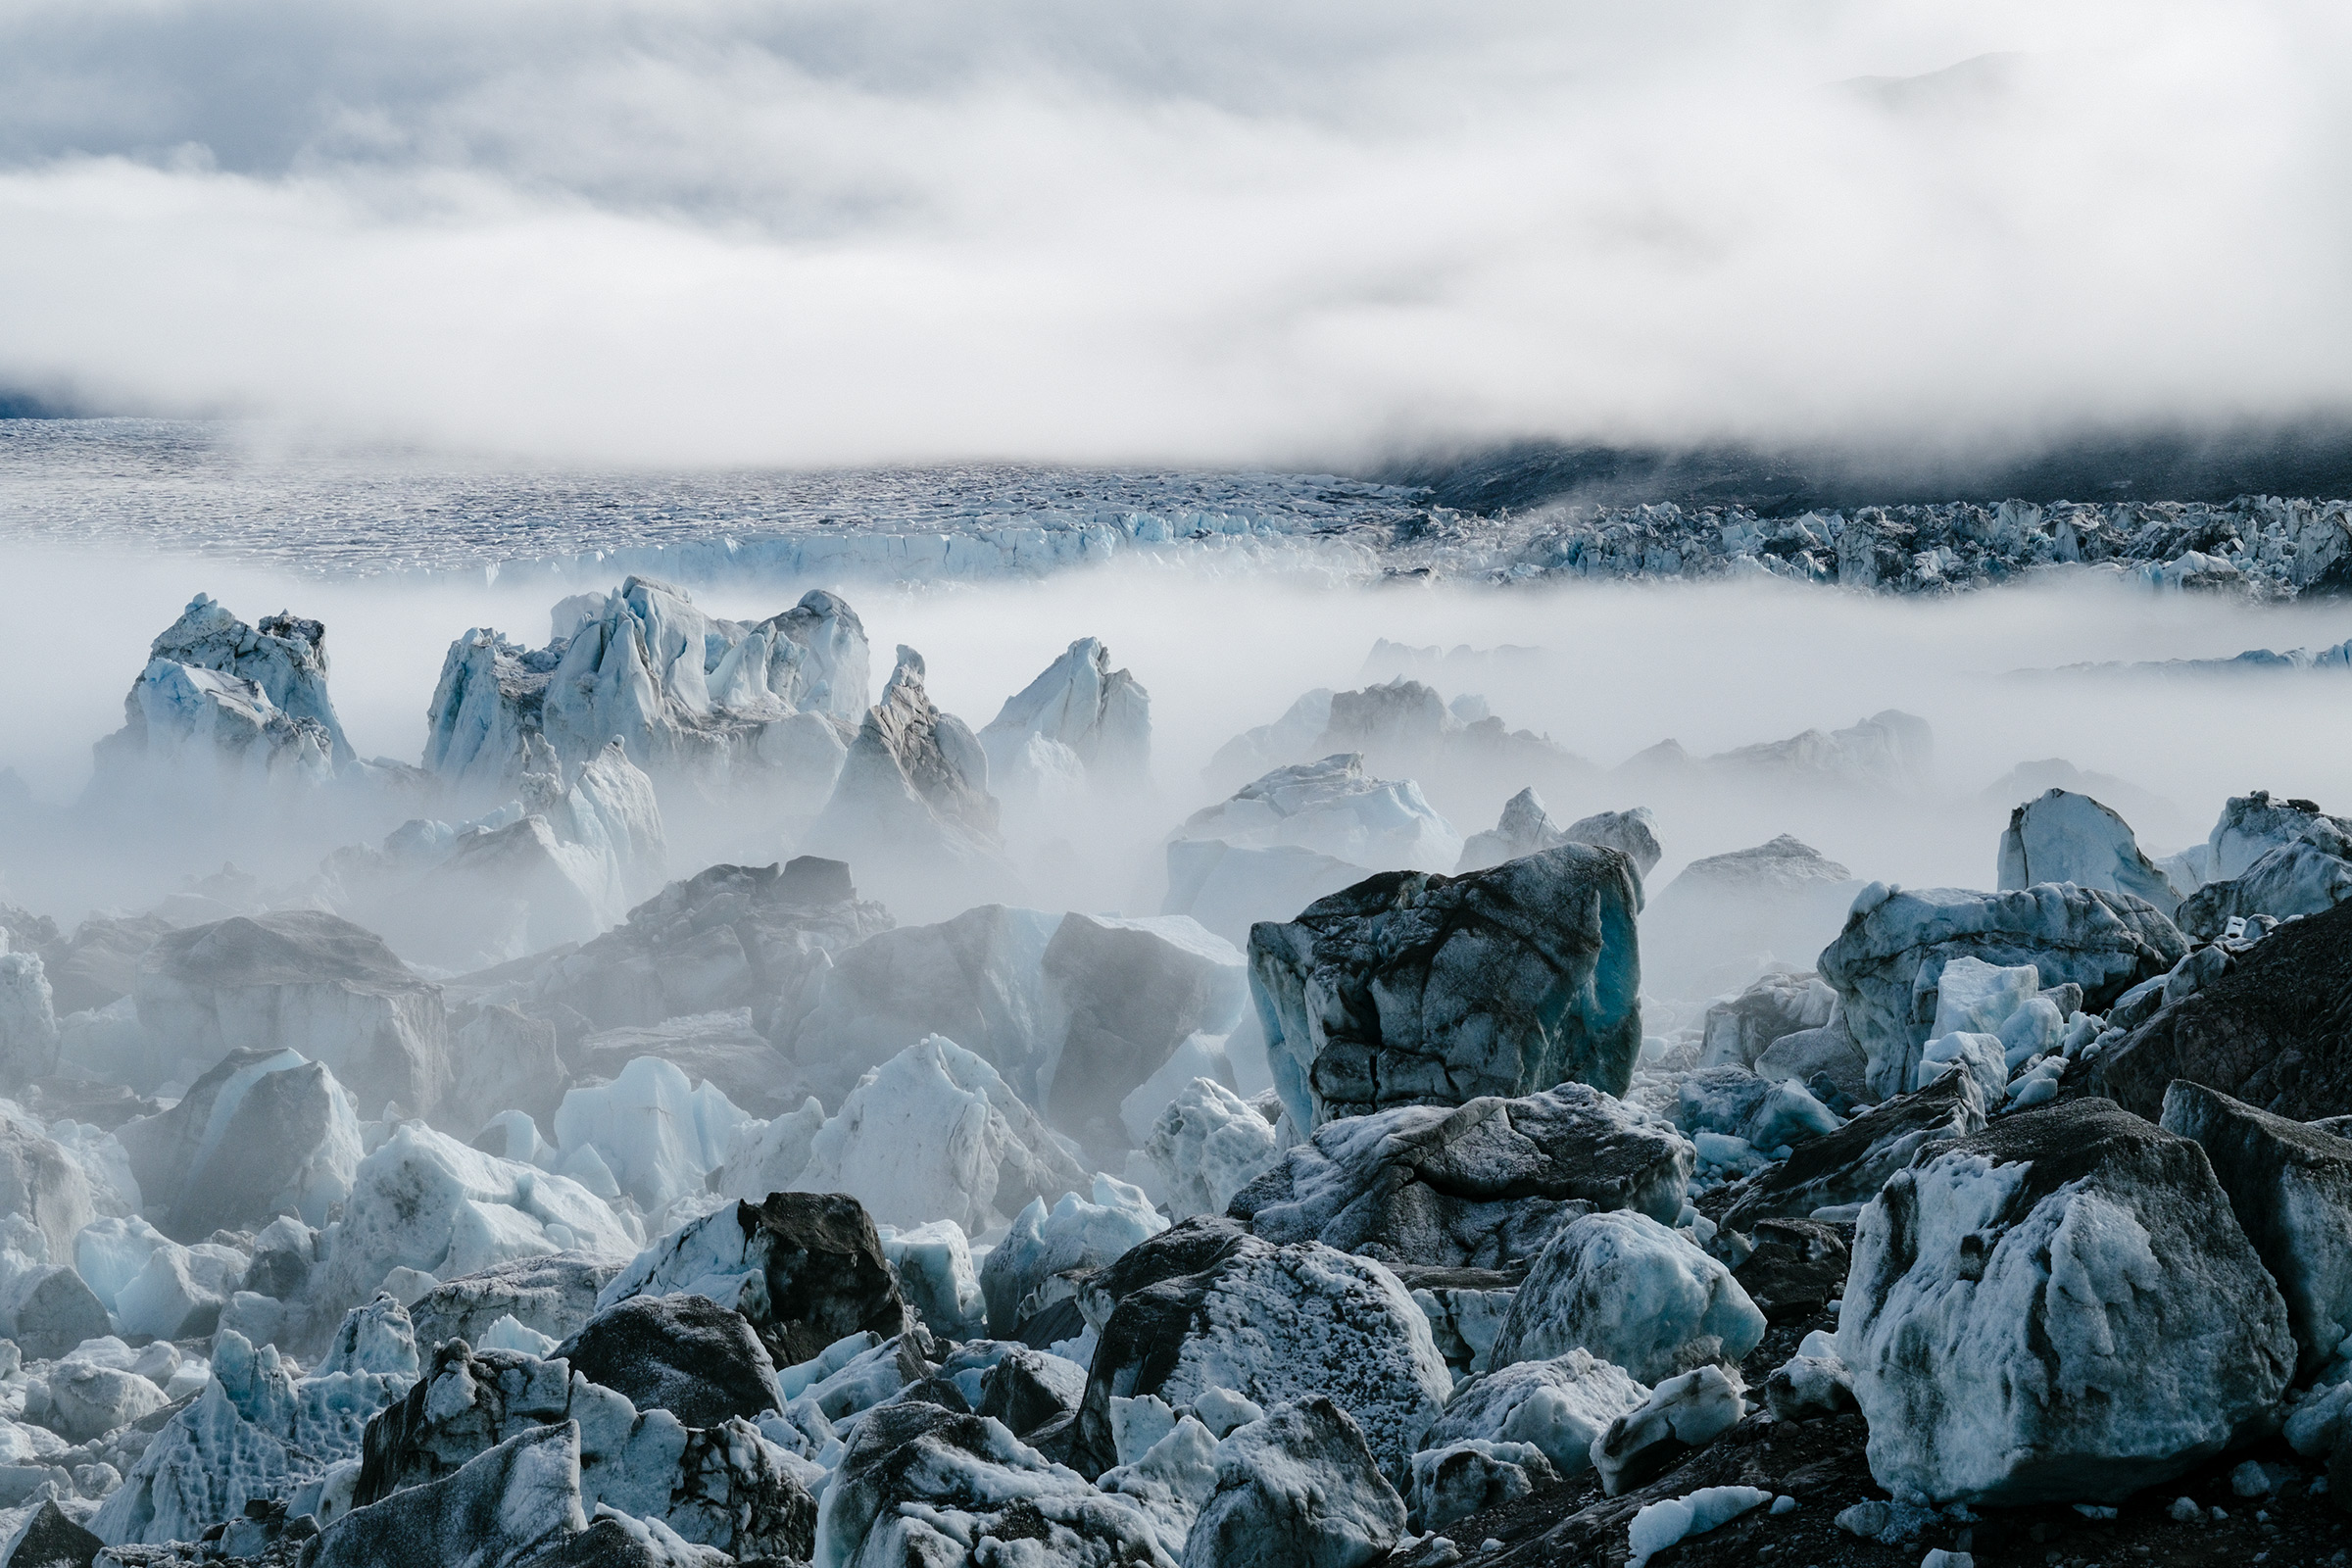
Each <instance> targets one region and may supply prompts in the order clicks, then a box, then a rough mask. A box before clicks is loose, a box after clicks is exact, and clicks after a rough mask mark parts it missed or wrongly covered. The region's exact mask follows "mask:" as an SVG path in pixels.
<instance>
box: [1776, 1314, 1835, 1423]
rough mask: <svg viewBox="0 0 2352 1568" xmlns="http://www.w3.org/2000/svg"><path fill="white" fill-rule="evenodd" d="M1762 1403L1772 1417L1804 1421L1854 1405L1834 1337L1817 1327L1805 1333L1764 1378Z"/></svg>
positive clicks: (1779, 1419)
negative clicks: (1789, 1354) (1794, 1348)
mask: <svg viewBox="0 0 2352 1568" xmlns="http://www.w3.org/2000/svg"><path fill="white" fill-rule="evenodd" d="M1764 1403H1765V1406H1766V1407H1767V1408H1768V1409H1770V1410H1771V1411H1772V1416H1773V1419H1774V1420H1776V1421H1804V1420H1809V1419H1811V1418H1812V1417H1814V1416H1823V1415H1836V1414H1838V1412H1839V1411H1841V1410H1851V1409H1853V1408H1855V1405H1854V1380H1853V1375H1852V1374H1851V1373H1849V1372H1848V1371H1846V1369H1845V1363H1844V1362H1843V1361H1841V1360H1839V1359H1838V1341H1837V1338H1836V1337H1835V1336H1834V1335H1830V1334H1825V1333H1823V1332H1822V1331H1821V1330H1819V1329H1815V1330H1814V1331H1813V1332H1812V1333H1810V1334H1808V1335H1806V1336H1805V1337H1804V1339H1803V1340H1802V1341H1801V1342H1800V1343H1799V1344H1798V1346H1797V1348H1796V1353H1795V1354H1794V1355H1792V1356H1790V1357H1789V1359H1788V1360H1786V1361H1783V1362H1782V1363H1781V1364H1780V1365H1779V1366H1777V1367H1775V1368H1773V1371H1772V1376H1770V1377H1769V1378H1766V1379H1765V1380H1764Z"/></svg>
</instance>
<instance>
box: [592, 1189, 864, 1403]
mask: <svg viewBox="0 0 2352 1568" xmlns="http://www.w3.org/2000/svg"><path fill="white" fill-rule="evenodd" d="M681 1294H683V1295H694V1296H707V1297H709V1298H710V1299H711V1300H713V1301H716V1302H717V1303H718V1304H719V1305H721V1306H727V1307H732V1308H734V1309H735V1310H736V1311H739V1312H741V1313H742V1314H743V1315H744V1317H745V1318H746V1319H748V1320H749V1321H750V1323H751V1325H752V1327H753V1329H754V1330H756V1331H757V1332H758V1333H759V1335H760V1343H761V1344H763V1345H765V1346H766V1347H767V1351H768V1355H769V1357H770V1358H771V1359H772V1360H774V1361H775V1363H776V1364H777V1365H778V1366H794V1365H797V1364H799V1363H801V1362H805V1361H809V1360H811V1359H813V1358H814V1357H815V1356H817V1355H819V1354H821V1353H823V1352H824V1351H825V1349H826V1348H828V1347H830V1346H834V1345H838V1344H840V1343H841V1342H842V1341H844V1340H846V1339H848V1338H849V1337H850V1336H852V1335H854V1334H871V1335H873V1336H874V1340H875V1343H880V1342H881V1341H883V1340H888V1339H890V1338H892V1337H894V1336H896V1335H898V1334H900V1333H902V1332H903V1331H904V1330H905V1329H906V1327H907V1302H906V1299H905V1297H904V1296H903V1295H902V1294H901V1292H900V1290H899V1283H898V1279H897V1277H896V1276H895V1275H893V1274H892V1273H891V1271H890V1263H889V1261H888V1259H887V1258H885V1257H884V1255H883V1252H882V1241H881V1238H880V1237H879V1236H877V1235H876V1234H875V1231H874V1222H873V1220H872V1219H871V1218H870V1217H869V1216H868V1215H867V1214H866V1212H865V1210H864V1209H863V1208H861V1207H859V1206H858V1201H857V1200H856V1199H854V1198H849V1197H845V1196H844V1195H842V1194H839V1193H816V1194H812V1193H773V1194H770V1195H769V1196H768V1198H767V1200H766V1201H765V1202H761V1203H750V1202H739V1203H731V1204H729V1205H727V1206H726V1207H724V1208H721V1209H719V1210H717V1211H716V1212H714V1213H711V1214H707V1215H705V1216H704V1217H703V1218H701V1219H698V1220H694V1221H692V1222H690V1223H689V1224H687V1225H685V1226H682V1227H681V1228H679V1229H678V1230H676V1231H674V1232H672V1233H671V1234H670V1235H668V1236H665V1237H663V1238H662V1239H661V1240H660V1241H659V1242H657V1243H655V1244H654V1245H653V1246H652V1247H649V1248H647V1249H646V1250H644V1251H642V1252H639V1253H638V1254H637V1255H636V1257H634V1258H633V1259H631V1260H630V1262H629V1264H628V1266H627V1267H625V1268H623V1269H622V1270H621V1271H620V1272H619V1273H618V1274H617V1275H615V1276H613V1279H612V1280H611V1281H609V1282H608V1283H607V1284H606V1285H605V1287H604V1289H603V1290H602V1291H601V1292H599V1293H598V1296H597V1306H598V1308H599V1309H600V1310H601V1309H603V1308H605V1307H609V1306H612V1305H613V1304H614V1303H616V1302H619V1301H623V1300H626V1299H629V1298H630V1297H633V1296H641V1295H653V1296H671V1295H681Z"/></svg>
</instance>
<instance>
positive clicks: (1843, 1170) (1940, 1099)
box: [1717, 1073, 1985, 1231]
mask: <svg viewBox="0 0 2352 1568" xmlns="http://www.w3.org/2000/svg"><path fill="white" fill-rule="evenodd" d="M1984 1126H1985V1087H1984V1085H1983V1084H1982V1083H1981V1082H1979V1081H1978V1079H1977V1078H1976V1077H1975V1076H1973V1075H1972V1074H1969V1073H1946V1074H1944V1075H1942V1076H1941V1077H1938V1078H1937V1079H1936V1080H1935V1081H1934V1082H1933V1083H1930V1084H1929V1085H1928V1086H1927V1087H1926V1088H1924V1089H1920V1090H1916V1091H1914V1092H1913V1093H1911V1094H1907V1095H1896V1096H1894V1097H1893V1098H1892V1099H1890V1100H1887V1101H1886V1102H1884V1103H1881V1104H1878V1105H1876V1106H1873V1107H1872V1108H1871V1109H1869V1110H1866V1111H1864V1112H1862V1113H1861V1114H1860V1115H1858V1116H1856V1117H1855V1118H1854V1119H1853V1120H1852V1121H1849V1122H1847V1123H1846V1124H1845V1125H1844V1126H1843V1127H1840V1128H1838V1130H1837V1131H1836V1132H1833V1133H1827V1134H1824V1135H1823V1136H1822V1137H1819V1138H1815V1139H1811V1140H1809V1141H1807V1142H1805V1143H1802V1144H1799V1145H1797V1146H1796V1147H1795V1148H1794V1149H1793V1150H1792V1151H1791V1152H1790V1153H1789V1157H1788V1158H1787V1159H1785V1160H1782V1161H1780V1162H1779V1163H1777V1164H1775V1165H1772V1166H1771V1167H1769V1168H1768V1169H1765V1170H1763V1171H1760V1172H1758V1173H1757V1174H1756V1175H1754V1176H1751V1177H1749V1178H1748V1179H1747V1180H1746V1181H1744V1182H1742V1183H1740V1185H1739V1186H1738V1187H1737V1188H1734V1189H1730V1190H1729V1199H1728V1201H1727V1203H1726V1204H1725V1206H1724V1207H1722V1208H1721V1209H1720V1210H1719V1211H1718V1213H1717V1218H1718V1221H1719V1223H1721V1224H1722V1225H1724V1226H1727V1227H1729V1228H1730V1229H1733V1230H1738V1231H1745V1230H1750V1229H1753V1228H1754V1226H1755V1225H1756V1223H1757V1222H1758V1221H1760V1220H1765V1219H1776V1218H1783V1217H1788V1216H1794V1217H1796V1218H1799V1219H1802V1218H1804V1217H1806V1216H1808V1215H1811V1214H1814V1213H1816V1212H1819V1211H1820V1210H1823V1209H1850V1207H1851V1206H1852V1205H1854V1204H1857V1203H1862V1202H1867V1201H1869V1200H1870V1199H1871V1198H1873V1197H1875V1196H1876V1195H1877V1193H1878V1191H1879V1189H1880V1188H1881V1187H1883V1186H1885V1185H1886V1183H1887V1177H1889V1176H1891V1175H1893V1174H1894V1173H1895V1172H1896V1171H1898V1170H1900V1169H1902V1168H1903V1167H1904V1166H1906V1165H1908V1164H1910V1163H1911V1159H1912V1156H1913V1155H1915V1154H1917V1153H1918V1152H1919V1151H1920V1150H1921V1149H1922V1148H1924V1147H1926V1146H1927V1145H1928V1144H1930V1143H1933V1142H1935V1141H1936V1140H1939V1139H1952V1138H1965V1137H1966V1136H1968V1135H1969V1134H1970V1133H1974V1132H1978V1131H1981V1130H1982V1129H1983V1128H1984Z"/></svg>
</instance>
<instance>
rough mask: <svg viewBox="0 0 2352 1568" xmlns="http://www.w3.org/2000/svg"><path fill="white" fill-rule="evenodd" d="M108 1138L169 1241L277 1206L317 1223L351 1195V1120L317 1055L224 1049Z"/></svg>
mask: <svg viewBox="0 0 2352 1568" xmlns="http://www.w3.org/2000/svg"><path fill="white" fill-rule="evenodd" d="M115 1137H116V1138H117V1139H118V1140H120V1141H121V1143H122V1145H123V1152H124V1153H125V1154H127V1155H128V1156H129V1160H130V1173H131V1175H132V1176H133V1177H134V1178H135V1179H136V1180H137V1182H138V1184H139V1193H140V1195H141V1196H142V1198H143V1199H144V1200H145V1204H144V1212H145V1214H146V1216H147V1217H148V1219H149V1220H151V1221H152V1222H153V1223H154V1224H155V1226H156V1228H157V1229H159V1230H161V1231H162V1232H163V1233H164V1234H165V1235H167V1236H169V1237H171V1238H172V1239H173V1240H174V1241H179V1242H196V1241H202V1240H204V1239H205V1238H206V1237H209V1236H211V1235H212V1234H213V1232H215V1231H217V1230H245V1231H258V1230H260V1229H261V1228H262V1227H263V1226H265V1225H267V1224H269V1223H270V1220H272V1219H274V1218H276V1217H277V1216H278V1215H280V1214H294V1215H298V1216H300V1217H301V1218H302V1220H303V1221H304V1222H305V1223H306V1224H310V1225H313V1226H318V1225H323V1224H325V1223H326V1221H327V1217H328V1211H329V1210H330V1209H332V1208H334V1207H336V1206H337V1205H339V1204H341V1203H343V1202H344V1201H346V1200H348V1199H349V1198H350V1197H351V1184H352V1178H353V1176H354V1174H355V1173H356V1172H357V1171H358V1169H359V1164H360V1156H361V1150H360V1123H359V1116H358V1114H357V1112H356V1111H355V1110H354V1109H353V1107H352V1103H351V1097H350V1096H349V1095H347V1094H345V1093H344V1092H343V1086H342V1085H341V1084H339V1083H337V1082H336V1081H335V1075H334V1074H333V1073H331V1072H329V1071H328V1070H327V1069H326V1066H325V1064H324V1063H322V1062H316V1061H305V1060H304V1059H303V1057H302V1054H300V1053H299V1052H295V1051H288V1050H278V1051H250V1050H249V1051H232V1052H230V1053H229V1054H227V1055H225V1056H223V1057H221V1060H220V1062H219V1063H217V1064H216V1065H215V1066H214V1067H213V1068H212V1070H211V1071H209V1072H207V1073H206V1074H205V1075H204V1076H203V1077H201V1078H199V1079H197V1080H196V1082H195V1083H193V1084H191V1085H190V1086H189V1088H188V1092H187V1094H186V1095H185V1096H183V1097H182V1098H181V1099H180V1101H179V1103H177V1104H175V1105H173V1106H172V1108H171V1109H170V1110H167V1111H164V1112H163V1113H162V1114H160V1115H155V1116H149V1117H146V1118H144V1119H143V1120H139V1121H134V1122H130V1123H127V1124H125V1125H124V1126H123V1127H122V1128H120V1129H119V1130H118V1131H117V1132H116V1134H115Z"/></svg>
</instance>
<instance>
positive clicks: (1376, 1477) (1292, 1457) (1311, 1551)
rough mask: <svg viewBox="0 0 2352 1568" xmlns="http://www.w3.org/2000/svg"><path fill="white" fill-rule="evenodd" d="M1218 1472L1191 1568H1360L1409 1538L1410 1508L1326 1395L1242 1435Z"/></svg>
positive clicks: (1187, 1553)
mask: <svg viewBox="0 0 2352 1568" xmlns="http://www.w3.org/2000/svg"><path fill="white" fill-rule="evenodd" d="M1216 1462H1217V1488H1216V1491H1215V1493H1214V1494H1212V1495H1210V1497H1209V1498H1208V1500H1207V1502H1206V1503H1204V1504H1203V1505H1202V1507H1201V1513H1200V1517H1199V1518H1198V1519H1197V1520H1196V1521H1195V1523H1194V1525H1193V1530H1192V1534H1191V1536H1190V1538H1189V1539H1188V1540H1187V1541H1186V1543H1185V1548H1184V1562H1185V1564H1186V1568H1358V1565H1360V1564H1363V1563H1367V1562H1370V1561H1372V1560H1374V1559H1376V1558H1378V1557H1379V1556H1381V1555H1382V1554H1383V1553H1385V1552H1386V1551H1387V1550H1388V1549H1389V1548H1390V1547H1391V1546H1393V1545H1395V1544H1397V1538H1398V1537H1400V1536H1401V1535H1403V1533H1404V1523H1405V1508H1404V1499H1403V1498H1401V1497H1399V1496H1398V1495H1397V1489H1396V1488H1395V1487H1393V1486H1391V1485H1390V1484H1389V1481H1388V1478H1387V1477H1386V1476H1385V1475H1384V1474H1383V1473H1382V1467H1381V1465H1380V1463H1379V1461H1378V1460H1377V1459H1376V1458H1375V1457H1374V1453H1373V1450H1372V1448H1371V1446H1369V1444H1367V1442H1366V1441H1365V1434H1364V1432H1363V1430H1362V1428H1360V1427H1359V1426H1358V1425H1357V1424H1356V1422H1355V1421H1354V1419H1353V1418H1351V1417H1350V1416H1349V1414H1348V1411H1347V1410H1346V1409H1345V1408H1343V1407H1342V1406H1341V1405H1340V1404H1338V1403H1337V1402H1335V1401H1334V1400H1332V1399H1330V1398H1327V1397H1323V1396H1321V1395H1307V1396H1305V1397H1301V1398H1299V1399H1296V1400H1293V1401H1291V1402H1288V1403H1284V1404H1279V1405H1277V1406H1275V1407H1274V1408H1273V1409H1270V1410H1268V1411H1267V1412H1266V1414H1265V1415H1264V1417H1262V1418H1261V1419H1259V1420H1256V1421H1252V1422H1250V1423H1249V1424H1248V1425H1247V1426H1243V1427H1239V1428H1236V1429H1235V1430H1234V1431H1233V1432H1231V1433H1229V1434H1227V1435H1226V1437H1225V1439H1224V1441H1223V1442H1221V1443H1219V1444H1218V1445H1217V1460H1216Z"/></svg>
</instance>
